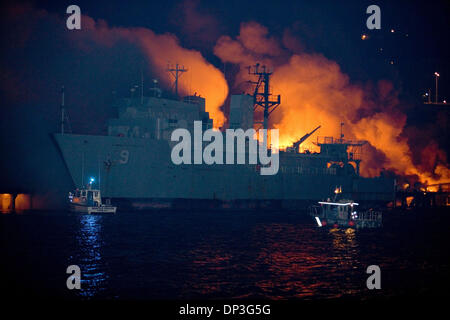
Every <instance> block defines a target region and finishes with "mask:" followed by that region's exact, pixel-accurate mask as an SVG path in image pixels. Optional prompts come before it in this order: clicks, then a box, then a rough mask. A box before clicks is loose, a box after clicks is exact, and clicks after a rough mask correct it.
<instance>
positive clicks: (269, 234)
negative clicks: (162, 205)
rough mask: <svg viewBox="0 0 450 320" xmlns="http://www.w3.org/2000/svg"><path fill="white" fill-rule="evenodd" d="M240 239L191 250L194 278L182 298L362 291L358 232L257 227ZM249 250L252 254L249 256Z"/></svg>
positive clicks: (221, 240)
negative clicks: (357, 276) (358, 278)
mask: <svg viewBox="0 0 450 320" xmlns="http://www.w3.org/2000/svg"><path fill="white" fill-rule="evenodd" d="M243 239H245V240H240V241H242V242H239V241H236V239H224V238H223V237H222V238H219V237H216V238H214V239H208V241H205V242H203V243H201V244H200V245H199V247H197V248H196V249H195V250H192V251H190V252H189V256H190V257H192V259H191V266H190V268H191V273H192V275H191V276H192V277H189V279H190V280H187V282H186V283H185V290H184V291H185V292H184V294H186V295H187V296H189V297H198V296H202V295H208V296H209V297H217V298H222V297H230V296H231V297H233V298H243V297H249V298H269V299H289V298H313V297H314V298H317V297H324V298H334V297H341V296H343V295H351V294H354V293H356V292H358V291H359V290H362V289H363V288H362V286H361V284H360V283H358V281H355V279H354V277H355V276H356V274H361V269H362V267H361V265H360V262H359V247H358V241H357V234H355V233H354V232H352V231H351V230H350V229H348V230H338V229H332V230H330V231H327V230H325V229H318V228H313V227H310V228H309V227H307V228H305V225H295V224H276V223H273V224H260V225H257V226H255V227H254V228H253V229H252V230H251V231H249V234H248V235H245V236H244V237H243ZM230 242H232V244H231V245H230ZM234 242H235V243H234ZM249 247H250V248H253V249H254V251H253V252H249V250H248V248H249ZM237 286H239V287H237Z"/></svg>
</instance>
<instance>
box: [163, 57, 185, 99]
mask: <svg viewBox="0 0 450 320" xmlns="http://www.w3.org/2000/svg"><path fill="white" fill-rule="evenodd" d="M167 71H168V72H170V74H171V75H172V76H173V77H174V79H175V80H174V83H173V87H174V89H175V95H176V96H177V97H178V80H179V78H180V77H181V75H182V74H183V72H187V71H188V69H185V68H184V66H180V65H178V63H177V64H176V65H175V68H174V67H173V66H170V65H167Z"/></svg>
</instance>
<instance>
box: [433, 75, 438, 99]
mask: <svg viewBox="0 0 450 320" xmlns="http://www.w3.org/2000/svg"><path fill="white" fill-rule="evenodd" d="M434 76H435V77H436V101H435V102H436V103H438V79H439V73H437V72H435V73H434Z"/></svg>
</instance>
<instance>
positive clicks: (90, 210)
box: [70, 203, 117, 214]
mask: <svg viewBox="0 0 450 320" xmlns="http://www.w3.org/2000/svg"><path fill="white" fill-rule="evenodd" d="M116 210H117V208H116V207H114V206H104V205H102V206H99V207H93V206H85V205H77V204H73V203H71V204H70V211H71V212H78V213H87V214H96V213H116Z"/></svg>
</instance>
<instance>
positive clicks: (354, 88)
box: [214, 22, 450, 183]
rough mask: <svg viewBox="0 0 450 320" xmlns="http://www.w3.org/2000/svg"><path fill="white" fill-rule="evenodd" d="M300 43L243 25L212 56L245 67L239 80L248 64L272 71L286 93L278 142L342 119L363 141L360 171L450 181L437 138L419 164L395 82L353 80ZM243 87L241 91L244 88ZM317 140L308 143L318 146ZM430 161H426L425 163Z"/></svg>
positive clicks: (276, 120)
mask: <svg viewBox="0 0 450 320" xmlns="http://www.w3.org/2000/svg"><path fill="white" fill-rule="evenodd" d="M298 48H301V46H300V45H298V43H297V42H296V40H295V39H294V38H293V37H292V36H290V34H289V33H285V35H284V37H283V39H282V40H281V41H278V40H277V39H275V38H273V37H269V32H268V30H267V29H266V28H265V27H264V26H261V25H259V24H257V23H254V22H251V23H243V24H242V25H241V29H240V34H239V36H237V37H236V39H232V38H231V37H229V36H223V37H221V38H220V39H219V40H218V41H217V44H216V46H215V49H214V52H215V54H216V55H217V56H218V57H220V58H221V60H222V61H223V62H228V63H233V64H237V65H239V66H240V72H239V73H238V74H237V76H236V79H235V84H237V85H239V86H241V85H242V83H245V81H246V80H248V79H249V75H248V74H247V69H246V68H245V67H247V66H249V65H253V64H255V62H259V63H260V64H264V65H266V66H268V67H269V68H270V69H271V70H273V76H272V79H271V81H272V83H271V90H272V92H273V93H274V94H281V95H282V103H281V106H280V107H279V108H278V109H277V110H276V111H275V112H274V113H273V116H272V118H271V119H270V123H271V125H272V126H273V127H275V128H279V129H280V143H281V145H283V146H288V145H290V144H292V142H294V141H296V140H298V139H299V138H300V137H301V136H303V135H304V134H305V133H307V132H309V131H311V130H312V129H314V128H315V127H316V126H318V125H321V126H322V127H321V129H320V133H319V135H320V136H334V137H338V136H339V134H340V124H341V122H343V123H344V124H345V125H344V133H345V138H347V139H356V140H366V141H368V143H369V146H368V147H366V148H365V150H366V155H365V157H364V160H365V161H364V162H363V163H362V167H361V172H362V174H363V175H366V176H374V175H377V174H379V173H380V171H381V170H382V169H390V170H393V171H395V173H397V174H399V175H402V176H415V177H417V178H418V179H419V180H420V181H421V182H423V183H426V182H428V183H434V182H438V181H448V180H449V178H450V177H449V176H450V175H449V170H448V168H447V161H446V156H445V152H443V151H442V150H439V149H438V147H437V145H436V144H435V143H434V144H433V143H432V144H429V145H428V147H427V149H426V150H424V151H423V159H421V162H420V163H414V162H413V157H412V150H411V149H410V147H409V145H408V139H407V137H405V136H404V134H403V133H404V132H403V131H404V128H405V124H406V115H405V114H404V113H402V112H401V111H400V110H401V108H400V107H401V101H399V99H398V94H397V92H396V90H395V88H394V87H393V85H392V84H391V83H390V82H388V81H380V82H378V83H377V85H376V86H375V87H374V88H371V87H369V86H367V87H366V88H363V87H362V86H358V85H354V84H352V83H351V82H350V79H349V77H348V76H347V75H346V74H344V73H343V72H342V71H341V70H340V67H339V65H338V64H337V63H336V62H334V61H331V60H329V59H327V58H325V57H324V56H322V55H320V54H308V53H305V52H302V51H301V50H299V49H298ZM240 89H241V88H240ZM312 141H314V139H311V138H310V140H309V141H308V142H305V143H304V145H303V148H308V149H313V150H314V149H315V150H317V147H316V146H315V145H313V144H312ZM424 162H426V163H424Z"/></svg>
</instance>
